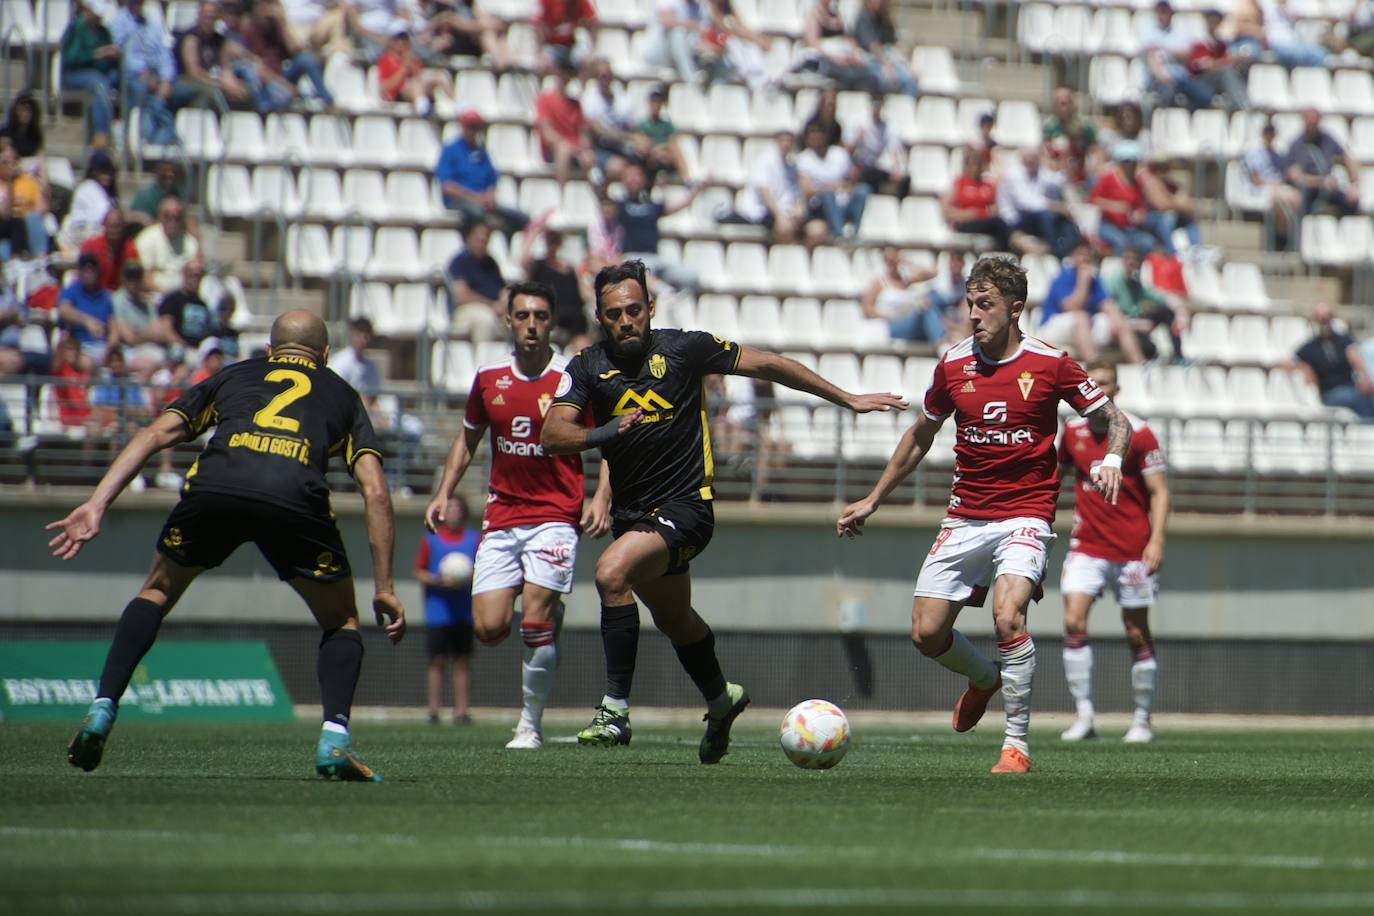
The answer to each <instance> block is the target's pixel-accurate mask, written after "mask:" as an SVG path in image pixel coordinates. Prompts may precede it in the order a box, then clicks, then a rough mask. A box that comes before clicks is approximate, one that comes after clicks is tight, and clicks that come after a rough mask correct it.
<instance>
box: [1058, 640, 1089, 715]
mask: <svg viewBox="0 0 1374 916" xmlns="http://www.w3.org/2000/svg"><path fill="white" fill-rule="evenodd" d="M1064 679H1065V680H1067V681H1068V682H1069V693H1070V694H1072V695H1073V701H1074V703H1075V705H1076V706H1077V708H1078V718H1080V719H1091V718H1092V717H1093V699H1092V694H1093V647H1092V646H1089V645H1082V646H1078V647H1076V648H1069V646H1068V645H1067V644H1066V645H1065V646H1064Z"/></svg>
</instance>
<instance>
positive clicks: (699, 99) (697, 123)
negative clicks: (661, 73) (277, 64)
mask: <svg viewBox="0 0 1374 916" xmlns="http://www.w3.org/2000/svg"><path fill="white" fill-rule="evenodd" d="M667 108H668V117H669V118H670V119H671V120H672V122H673V124H674V125H675V126H676V127H677V129H678V130H685V131H688V132H689V133H706V132H707V131H709V130H710V129H711V125H712V118H711V111H710V108H709V107H708V106H707V104H706V96H705V95H704V94H703V93H702V91H701V90H700V89H698V88H697V87H696V86H694V85H692V84H691V83H674V84H673V87H672V88H671V89H669V90H668V106H667ZM734 127H735V129H739V127H740V125H738V124H736V125H734Z"/></svg>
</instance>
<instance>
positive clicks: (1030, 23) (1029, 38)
mask: <svg viewBox="0 0 1374 916" xmlns="http://www.w3.org/2000/svg"><path fill="white" fill-rule="evenodd" d="M1016 37H1017V40H1018V41H1019V42H1020V43H1021V45H1022V46H1023V47H1025V49H1026V50H1027V51H1030V52H1031V53H1032V54H1051V53H1052V54H1058V53H1062V52H1063V51H1064V49H1063V48H1062V47H1060V44H1059V41H1058V37H1057V36H1056V34H1055V29H1054V7H1053V6H1051V5H1050V4H1048V3H1027V4H1025V5H1023V6H1022V7H1021V12H1020V15H1019V16H1018V17H1017V20H1016Z"/></svg>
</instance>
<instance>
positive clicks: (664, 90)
mask: <svg viewBox="0 0 1374 916" xmlns="http://www.w3.org/2000/svg"><path fill="white" fill-rule="evenodd" d="M667 102H668V87H667V86H666V85H664V84H662V83H659V84H658V85H657V86H655V87H654V88H652V89H650V90H649V100H648V110H647V112H646V113H645V116H644V118H643V119H642V120H641V121H640V122H639V123H638V124H637V125H635V132H634V136H633V137H632V139H631V144H632V146H633V148H634V151H635V154H636V158H637V159H638V160H639V162H640V163H641V164H643V166H644V168H645V170H646V171H647V172H648V174H649V184H650V186H652V185H653V184H654V182H655V181H657V180H658V174H659V172H673V173H675V174H676V175H677V176H678V177H679V178H681V179H682V180H683V181H688V180H690V179H691V175H690V174H688V172H687V162H686V160H685V159H683V158H682V150H681V148H680V147H679V146H678V144H677V138H676V137H675V136H674V135H675V134H676V133H677V128H676V127H675V126H674V125H673V122H672V121H670V120H668V116H667V115H665V114H664V113H663V107H664V105H666V104H667Z"/></svg>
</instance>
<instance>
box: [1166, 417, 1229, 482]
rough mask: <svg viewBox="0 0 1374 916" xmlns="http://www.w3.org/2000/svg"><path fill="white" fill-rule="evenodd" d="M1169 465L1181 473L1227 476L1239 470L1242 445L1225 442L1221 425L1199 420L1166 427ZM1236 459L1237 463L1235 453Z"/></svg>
mask: <svg viewBox="0 0 1374 916" xmlns="http://www.w3.org/2000/svg"><path fill="white" fill-rule="evenodd" d="M1166 428H1167V431H1168V449H1167V454H1168V461H1169V464H1170V465H1171V466H1172V467H1173V468H1175V469H1177V470H1179V471H1184V472H1197V471H1204V472H1210V473H1222V474H1225V473H1231V472H1234V471H1238V470H1240V469H1241V468H1242V467H1243V461H1244V451H1243V448H1244V447H1243V445H1241V446H1240V448H1239V449H1238V448H1237V446H1236V444H1235V443H1232V442H1230V441H1229V440H1228V439H1227V435H1226V429H1225V427H1224V426H1223V425H1222V421H1220V420H1215V419H1210V418H1199V419H1195V420H1172V421H1168V423H1167V427H1166ZM1238 451H1239V452H1240V459H1239V460H1237V452H1238Z"/></svg>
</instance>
